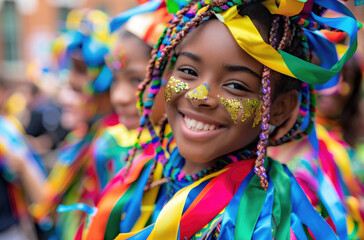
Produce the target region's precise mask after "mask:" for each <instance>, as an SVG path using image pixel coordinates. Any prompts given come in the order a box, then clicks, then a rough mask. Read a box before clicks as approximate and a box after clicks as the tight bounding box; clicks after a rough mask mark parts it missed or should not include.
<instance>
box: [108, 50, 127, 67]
mask: <svg viewBox="0 0 364 240" xmlns="http://www.w3.org/2000/svg"><path fill="white" fill-rule="evenodd" d="M128 61H129V58H128V56H127V55H126V52H125V50H124V49H122V48H121V46H120V45H118V46H116V47H115V49H114V51H113V52H112V53H110V54H109V55H107V56H106V57H105V62H106V64H107V65H108V66H109V68H110V69H113V70H121V69H123V68H126V66H127V65H128Z"/></svg>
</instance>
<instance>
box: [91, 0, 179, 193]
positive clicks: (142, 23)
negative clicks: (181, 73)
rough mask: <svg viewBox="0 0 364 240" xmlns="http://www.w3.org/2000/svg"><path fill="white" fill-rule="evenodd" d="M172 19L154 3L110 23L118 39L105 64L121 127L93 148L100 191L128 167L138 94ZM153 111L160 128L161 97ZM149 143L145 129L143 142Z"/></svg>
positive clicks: (108, 132) (111, 130) (136, 122)
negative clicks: (150, 62) (165, 29)
mask: <svg viewBox="0 0 364 240" xmlns="http://www.w3.org/2000/svg"><path fill="white" fill-rule="evenodd" d="M146 11H148V12H147V13H145V12H146ZM130 13H132V14H130ZM171 19H172V15H171V14H169V13H168V12H167V9H166V6H165V3H161V2H157V1H155V2H149V3H147V4H143V5H140V6H138V7H136V8H133V9H131V10H129V11H126V12H124V13H122V14H120V15H118V16H116V17H115V18H114V19H113V20H112V21H111V24H110V26H111V27H112V30H117V32H116V34H117V35H118V39H117V42H116V43H115V44H114V45H113V47H112V48H111V51H110V54H108V55H107V56H106V63H107V65H108V66H109V68H110V69H112V71H113V76H114V78H113V82H112V84H111V88H110V100H111V103H112V105H113V107H114V110H115V112H116V113H117V115H118V119H119V124H117V125H115V126H112V127H109V128H107V129H106V130H105V131H104V133H103V134H102V135H101V136H100V137H99V138H98V139H97V140H96V142H95V145H94V150H93V158H94V162H95V163H96V166H97V172H98V178H99V181H100V185H101V188H103V187H105V185H106V183H107V182H108V181H109V180H110V179H111V177H112V176H113V175H114V174H115V173H117V172H118V171H119V170H120V169H121V168H122V167H123V166H124V165H125V164H126V157H127V155H128V152H129V150H130V149H131V148H132V147H133V146H134V142H135V140H136V139H137V136H138V131H137V128H138V126H139V122H140V116H139V110H138V109H137V106H136V105H137V95H136V93H137V90H138V86H139V85H140V84H141V82H142V81H143V80H144V78H145V76H146V74H147V66H148V62H149V58H150V54H151V51H152V48H153V46H154V45H155V44H156V43H157V41H158V39H159V36H160V35H161V34H162V32H163V30H164V28H165V26H166V24H167V23H168V22H169V21H170V20H171ZM152 111H153V117H154V119H153V121H154V122H153V123H154V124H155V125H158V123H159V121H160V119H161V118H162V115H163V113H164V112H165V109H164V104H163V96H162V95H160V96H159V97H158V98H157V99H156V105H155V106H154V108H153V110H152ZM150 140H151V138H150V134H149V133H148V131H147V129H145V131H143V132H142V135H141V142H142V143H146V142H147V141H150ZM140 148H141V146H138V149H140Z"/></svg>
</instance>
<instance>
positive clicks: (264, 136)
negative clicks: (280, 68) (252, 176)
mask: <svg viewBox="0 0 364 240" xmlns="http://www.w3.org/2000/svg"><path fill="white" fill-rule="evenodd" d="M280 20H281V16H279V15H276V16H274V18H273V21H272V27H271V29H270V34H269V35H270V36H269V44H270V45H271V46H273V48H274V49H277V50H281V49H284V48H285V47H286V46H289V45H291V42H292V39H293V36H294V34H292V33H291V31H290V20H289V18H288V17H283V20H284V25H283V35H282V38H281V39H280V41H279V42H278V31H279V22H280ZM270 72H271V70H270V69H269V68H268V67H266V66H264V68H263V74H262V75H263V76H262V102H263V104H262V106H261V112H262V123H261V128H262V132H261V133H260V135H259V142H258V145H257V149H258V152H257V155H258V156H257V159H256V161H255V168H254V171H255V173H256V174H257V175H258V176H259V178H260V185H261V186H262V187H263V188H264V189H265V190H267V188H268V181H267V174H266V173H265V169H264V166H263V164H264V159H265V157H266V148H267V145H268V139H269V120H270V108H271V87H270V80H269V77H270Z"/></svg>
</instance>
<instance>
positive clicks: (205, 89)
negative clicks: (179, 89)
mask: <svg viewBox="0 0 364 240" xmlns="http://www.w3.org/2000/svg"><path fill="white" fill-rule="evenodd" d="M209 91H210V87H209V85H207V84H206V83H204V84H200V85H198V86H197V87H196V88H195V89H193V90H190V91H189V92H188V93H187V94H188V98H189V99H191V100H200V101H201V100H207V94H209Z"/></svg>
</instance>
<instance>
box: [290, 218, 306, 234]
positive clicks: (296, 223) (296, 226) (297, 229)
mask: <svg viewBox="0 0 364 240" xmlns="http://www.w3.org/2000/svg"><path fill="white" fill-rule="evenodd" d="M291 228H292V230H293V232H294V234H295V236H296V237H297V238H298V239H300V240H308V239H307V236H306V233H305V230H304V229H303V227H302V223H301V221H300V220H299V219H298V217H297V216H296V214H294V213H291Z"/></svg>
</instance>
